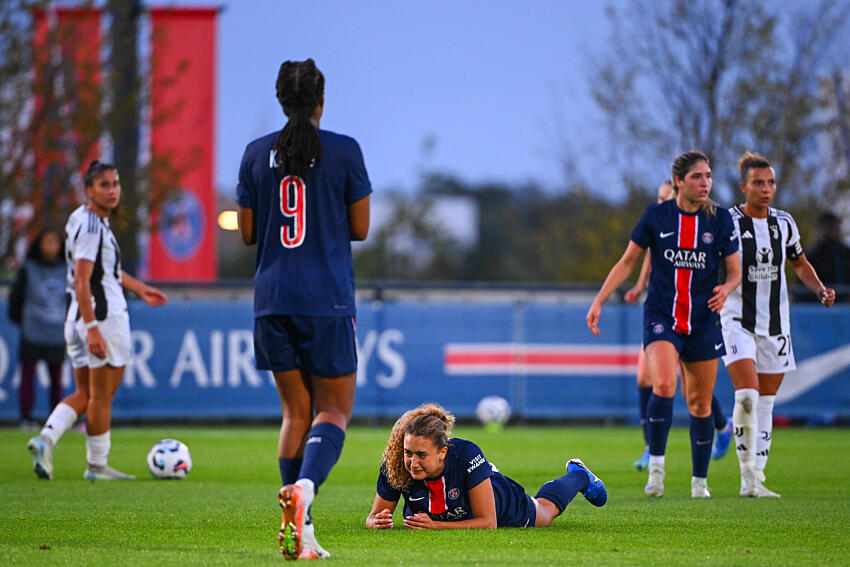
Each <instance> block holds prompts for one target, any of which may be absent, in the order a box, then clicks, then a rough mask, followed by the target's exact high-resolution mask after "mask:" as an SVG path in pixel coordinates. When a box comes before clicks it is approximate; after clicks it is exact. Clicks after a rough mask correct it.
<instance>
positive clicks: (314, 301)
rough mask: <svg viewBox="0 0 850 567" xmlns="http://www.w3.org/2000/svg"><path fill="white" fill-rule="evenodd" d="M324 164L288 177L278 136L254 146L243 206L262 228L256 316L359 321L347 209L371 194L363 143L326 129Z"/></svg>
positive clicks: (243, 181)
mask: <svg viewBox="0 0 850 567" xmlns="http://www.w3.org/2000/svg"><path fill="white" fill-rule="evenodd" d="M318 132H319V139H320V140H321V145H322V160H321V162H319V163H316V164H315V165H313V167H311V168H310V169H309V172H308V173H307V175H306V177H304V178H302V177H300V176H298V175H286V176H281V174H280V173H279V172H278V166H277V162H276V150H275V149H274V144H275V139H276V138H277V134H278V132H272V133H271V134H268V135H266V136H263V137H262V138H258V139H256V140H254V141H253V142H251V143H250V144H248V147H247V148H245V154H244V156H243V157H242V164H241V165H240V167H239V184H238V185H237V189H236V203H237V204H238V205H239V206H240V207H244V208H247V209H251V210H253V211H254V216H255V219H256V223H257V232H256V236H257V255H256V259H257V271H256V274H255V276H254V288H255V293H254V315H255V316H256V317H262V316H265V315H308V316H320V317H328V316H331V317H338V316H348V317H353V316H354V314H355V309H354V263H353V261H352V256H351V245H350V241H351V237H350V234H349V226H348V205H350V204H351V203H354V202H355V201H359V200H360V199H362V198H364V197H366V196H368V195H369V194H370V193H371V192H372V186H371V184H370V183H369V176H368V174H367V173H366V166H365V165H364V163H363V155H362V153H361V152H360V146H359V145H358V144H357V141H356V140H354V139H353V138H350V137H348V136H343V135H341V134H336V133H334V132H328V131H327V130H321V129H320V130H319V131H318Z"/></svg>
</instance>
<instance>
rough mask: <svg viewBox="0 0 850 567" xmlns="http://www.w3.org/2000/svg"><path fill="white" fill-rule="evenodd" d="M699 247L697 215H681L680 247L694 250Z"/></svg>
mask: <svg viewBox="0 0 850 567" xmlns="http://www.w3.org/2000/svg"><path fill="white" fill-rule="evenodd" d="M696 247H697V217H696V215H681V214H680V215H679V248H685V249H687V250H693V249H694V248H696Z"/></svg>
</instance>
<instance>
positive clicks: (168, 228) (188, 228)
mask: <svg viewBox="0 0 850 567" xmlns="http://www.w3.org/2000/svg"><path fill="white" fill-rule="evenodd" d="M160 222H161V225H160V229H159V237H160V241H161V242H162V247H163V248H164V249H165V252H166V253H167V254H168V255H169V256H171V257H172V258H173V259H175V260H178V261H185V260H188V259H190V258H191V257H192V256H194V255H195V253H196V252H197V251H198V248H199V247H200V245H201V242H202V241H203V239H204V229H205V226H204V209H203V206H202V205H201V202H200V201H199V200H198V197H196V196H195V193H193V192H192V191H190V190H189V189H179V190H178V191H176V192H175V193H174V196H173V197H172V198H171V199H169V200H168V202H167V203H166V204H165V205H163V207H162V213H161V216H160Z"/></svg>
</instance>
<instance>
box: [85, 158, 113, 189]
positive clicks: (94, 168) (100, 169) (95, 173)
mask: <svg viewBox="0 0 850 567" xmlns="http://www.w3.org/2000/svg"><path fill="white" fill-rule="evenodd" d="M117 169H118V168H117V167H115V166H114V165H112V164H111V163H103V162H102V161H97V160H94V161H93V162H91V163H90V164H89V168H88V169H87V170H86V174H85V176H83V181H84V183H85V185H86V187H94V182H95V181H96V180H97V178H98V177H100V176H101V175H103V173H104V172H106V171H113V170H117Z"/></svg>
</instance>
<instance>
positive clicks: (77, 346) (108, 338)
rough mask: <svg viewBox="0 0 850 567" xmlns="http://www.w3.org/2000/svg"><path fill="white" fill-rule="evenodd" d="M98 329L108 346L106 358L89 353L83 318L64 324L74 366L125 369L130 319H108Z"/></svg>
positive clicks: (125, 315) (68, 349)
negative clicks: (107, 366) (123, 367)
mask: <svg viewBox="0 0 850 567" xmlns="http://www.w3.org/2000/svg"><path fill="white" fill-rule="evenodd" d="M98 328H99V329H100V334H101V335H103V341H104V342H105V343H106V358H98V357H96V356H95V355H93V354H92V353H91V351H90V350H89V345H88V330H87V329H86V326H85V323H84V322H83V319H82V317H81V318H79V319H77V320H76V321H68V320H66V321H65V345H66V350H67V351H68V356H69V357H70V359H71V366H73V367H74V368H82V367H84V366H87V367H89V368H100V367H102V366H106V365H107V364H108V365H109V366H115V367H119V366H126V365H127V362H128V361H129V360H130V316H129V315H128V314H127V313H126V312H123V313H119V314H117V315H109V316H108V317H107V318H106V319H105V320H104V321H100V322H99V323H98Z"/></svg>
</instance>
